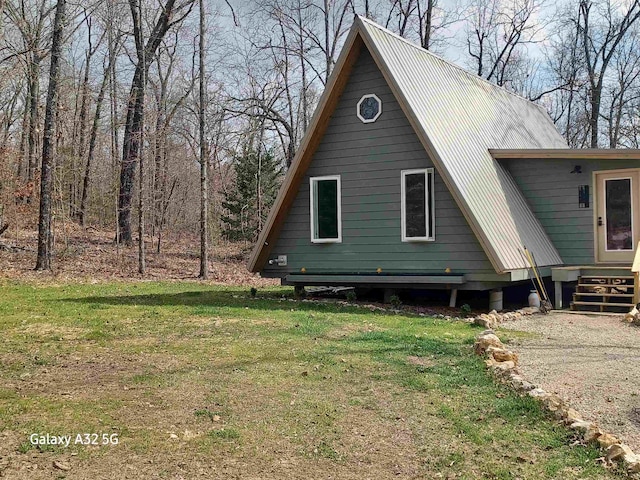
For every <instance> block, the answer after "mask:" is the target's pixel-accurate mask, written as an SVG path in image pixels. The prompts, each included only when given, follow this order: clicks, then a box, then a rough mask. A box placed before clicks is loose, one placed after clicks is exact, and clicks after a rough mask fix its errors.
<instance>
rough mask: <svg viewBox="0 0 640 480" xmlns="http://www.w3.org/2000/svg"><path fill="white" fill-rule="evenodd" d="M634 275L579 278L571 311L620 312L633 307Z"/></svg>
mask: <svg viewBox="0 0 640 480" xmlns="http://www.w3.org/2000/svg"><path fill="white" fill-rule="evenodd" d="M633 297H634V283H633V275H619V276H614V275H593V276H581V277H578V284H577V285H576V292H575V293H574V294H573V301H572V302H571V310H584V311H592V312H593V311H596V312H597V311H600V312H620V313H625V312H627V311H629V310H630V309H631V308H632V307H633Z"/></svg>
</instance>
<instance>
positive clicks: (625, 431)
mask: <svg viewBox="0 0 640 480" xmlns="http://www.w3.org/2000/svg"><path fill="white" fill-rule="evenodd" d="M501 327H502V328H506V329H512V330H523V331H526V332H532V333H535V334H536V335H535V336H532V337H528V338H520V339H518V340H515V341H513V342H512V343H511V345H514V346H515V350H517V352H518V353H519V355H520V369H521V371H522V372H523V374H524V376H525V378H527V380H529V381H531V382H532V383H534V384H536V385H538V386H540V387H541V388H543V389H545V390H547V391H549V392H553V393H557V394H558V395H560V396H561V397H563V398H564V399H566V400H567V401H568V403H569V404H570V405H572V406H573V407H574V408H575V409H576V410H578V411H579V412H580V413H581V414H583V416H584V417H585V418H586V419H587V420H591V421H594V422H597V423H598V424H599V425H600V426H601V427H602V428H603V429H604V430H606V431H608V432H611V433H613V434H614V435H617V436H618V437H620V438H622V439H623V440H624V441H625V442H626V443H627V444H628V445H629V446H631V447H632V448H633V450H634V451H635V452H639V451H640V421H639V420H640V413H639V412H640V368H638V365H640V329H638V328H635V327H633V326H630V325H628V324H625V323H623V322H621V317H618V316H598V315H576V314H569V313H560V312H558V313H552V314H550V315H546V316H541V315H534V316H531V317H522V318H521V319H519V320H517V321H514V322H509V323H505V324H503V325H502V326H501Z"/></svg>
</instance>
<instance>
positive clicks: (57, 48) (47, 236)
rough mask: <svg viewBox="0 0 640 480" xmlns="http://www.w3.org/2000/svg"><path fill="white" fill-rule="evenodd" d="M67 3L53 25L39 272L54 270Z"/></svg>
mask: <svg viewBox="0 0 640 480" xmlns="http://www.w3.org/2000/svg"><path fill="white" fill-rule="evenodd" d="M65 7H66V0H58V3H57V6H56V16H55V19H54V24H53V38H52V46H51V66H50V70H49V89H48V91H47V105H46V107H45V117H44V138H43V142H42V174H41V180H40V217H39V220H38V258H37V260H36V270H50V269H51V241H52V235H51V191H52V187H53V166H54V161H55V158H54V155H53V149H54V144H55V127H56V126H55V119H56V111H57V107H58V105H57V103H58V77H59V74H60V73H59V70H60V67H59V65H60V56H61V51H62V42H63V34H64V15H65Z"/></svg>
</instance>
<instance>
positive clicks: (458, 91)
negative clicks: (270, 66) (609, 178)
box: [249, 17, 567, 273]
mask: <svg viewBox="0 0 640 480" xmlns="http://www.w3.org/2000/svg"><path fill="white" fill-rule="evenodd" d="M363 44H364V46H365V48H367V49H368V50H369V52H370V53H371V55H372V57H373V58H374V60H375V62H376V64H377V65H378V67H379V68H380V70H381V71H382V73H383V75H384V77H385V79H386V80H387V83H388V84H389V86H390V88H391V90H392V91H393V92H394V94H395V96H396V98H397V100H398V103H399V104H400V105H401V107H402V109H403V111H404V113H405V115H407V118H408V119H409V121H410V123H411V124H412V126H413V128H414V129H415V132H416V134H417V135H418V138H419V139H420V141H421V142H422V144H423V146H424V147H425V149H426V151H427V152H428V154H429V157H430V158H431V160H432V161H433V163H434V165H435V166H436V168H437V169H438V172H439V173H440V175H441V176H442V178H443V180H444V181H445V183H446V184H447V186H448V188H449V190H450V191H451V194H452V195H453V197H454V199H455V200H456V202H457V204H458V206H459V207H460V209H461V211H462V213H463V214H464V216H465V218H466V219H467V221H468V222H469V225H470V226H471V228H472V229H473V231H474V233H475V234H476V237H477V238H478V240H479V241H480V244H481V245H482V247H483V248H484V250H485V252H486V253H487V256H488V257H489V259H490V260H491V263H492V264H493V266H494V268H495V270H496V272H498V273H502V272H506V271H510V270H517V269H521V268H526V267H528V265H527V264H526V262H525V260H524V259H523V258H522V256H521V254H520V251H519V249H521V248H522V247H523V246H526V247H527V248H528V249H529V250H531V251H532V252H534V253H535V256H536V260H537V262H538V264H539V265H541V266H543V265H560V264H562V259H561V258H560V255H559V254H558V252H557V251H556V249H555V247H554V246H553V244H552V242H551V240H550V239H549V237H548V236H547V234H546V232H545V231H544V229H543V227H542V226H541V225H540V223H539V221H538V220H537V218H536V217H535V215H534V214H533V212H532V211H531V209H530V208H529V207H528V205H527V202H526V200H525V199H524V197H523V196H522V194H521V192H520V191H519V189H518V187H517V186H516V184H515V182H514V180H513V178H512V177H511V175H510V174H509V172H508V171H506V170H505V168H504V167H503V166H502V165H501V164H500V163H499V162H498V161H497V160H495V159H494V158H493V157H492V155H491V154H490V152H489V149H535V148H544V149H564V148H567V145H566V143H565V141H564V139H563V138H562V136H561V135H560V134H559V133H558V131H557V130H556V129H555V127H554V125H553V122H552V121H551V119H550V118H549V116H548V115H547V113H546V112H545V111H544V110H543V109H542V108H541V107H539V106H537V105H535V104H534V103H531V102H530V101H528V100H527V99H525V98H522V97H520V96H518V95H515V94H513V93H511V92H508V91H507V90H505V89H503V88H501V87H498V86H496V85H493V84H492V83H489V82H487V81H485V80H483V79H481V78H479V77H477V76H475V75H473V74H471V73H469V72H466V71H465V70H463V69H462V68H460V67H458V66H456V65H453V64H451V63H449V62H447V61H445V60H443V59H441V58H439V57H438V56H436V55H434V54H432V53H431V52H428V51H427V50H424V49H422V48H421V47H419V46H417V45H414V44H412V43H410V42H408V41H407V40H405V39H403V38H401V37H399V36H398V35H396V34H394V33H392V32H390V31H389V30H386V29H384V28H382V27H380V26H379V25H377V24H375V23H373V22H371V21H370V20H367V19H365V18H363V17H357V18H356V20H355V21H354V24H353V26H352V27H351V31H350V32H349V35H348V37H347V40H346V41H345V45H344V47H343V51H342V52H341V54H340V57H339V58H338V61H337V63H336V68H335V69H334V71H333V72H332V74H331V77H330V78H329V81H328V83H327V86H326V89H325V91H324V92H323V94H322V96H321V98H320V101H319V105H318V108H317V109H316V112H315V113H314V117H313V119H312V121H311V124H310V127H309V129H308V131H307V132H306V133H305V136H304V138H303V140H302V143H301V146H300V148H299V149H298V152H297V154H296V158H294V160H293V162H292V164H291V168H290V169H289V171H288V172H287V175H286V177H285V180H284V182H283V185H282V188H281V190H280V192H279V194H278V197H277V198H276V201H275V204H274V206H273V208H272V211H271V212H270V214H269V217H268V218H267V221H266V224H265V228H264V229H263V231H262V232H261V234H260V237H259V239H258V242H257V244H256V246H255V248H254V250H253V252H252V255H251V258H250V260H249V269H250V270H251V271H259V270H260V269H261V268H262V266H263V265H264V262H265V261H266V259H267V256H268V254H269V251H270V250H271V247H272V246H273V244H274V242H275V240H276V237H277V235H278V231H279V229H280V227H281V226H282V223H283V222H284V218H285V217H286V214H287V212H288V210H289V208H290V207H291V204H292V202H293V198H294V197H295V194H296V193H297V191H298V187H299V184H300V181H301V179H302V177H303V176H304V172H305V171H306V169H307V168H308V166H309V163H310V161H311V157H312V150H314V149H315V146H314V145H315V144H317V137H318V136H319V135H322V134H323V132H324V128H325V127H326V124H327V123H328V118H329V116H330V115H331V113H332V111H333V108H335V105H336V102H337V99H336V98H337V96H338V95H339V94H340V92H341V89H342V87H343V84H344V83H345V82H346V81H347V78H348V74H349V70H350V68H351V65H352V64H353V61H354V57H355V54H357V52H358V51H359V49H360V48H362V45H363Z"/></svg>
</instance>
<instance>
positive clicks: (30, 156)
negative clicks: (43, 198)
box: [27, 53, 40, 182]
mask: <svg viewBox="0 0 640 480" xmlns="http://www.w3.org/2000/svg"><path fill="white" fill-rule="evenodd" d="M39 77H40V57H38V56H37V55H36V54H35V53H33V54H32V58H31V62H30V64H29V86H28V91H29V133H28V134H27V149H28V151H27V162H28V170H27V181H28V182H31V181H33V177H34V176H35V171H36V164H37V161H36V141H37V136H38V97H39V96H40V78H39Z"/></svg>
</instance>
